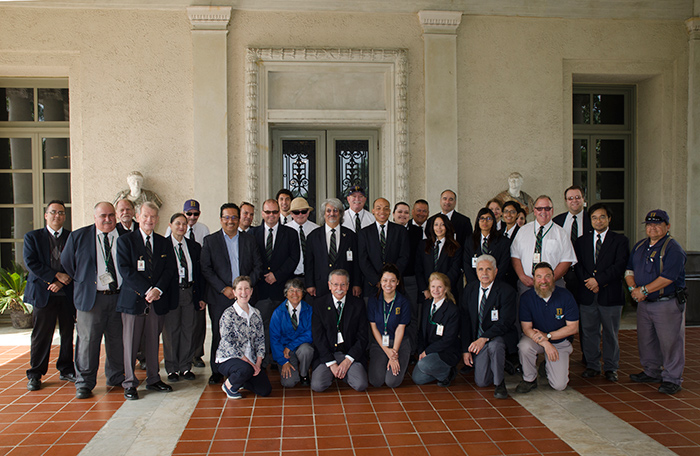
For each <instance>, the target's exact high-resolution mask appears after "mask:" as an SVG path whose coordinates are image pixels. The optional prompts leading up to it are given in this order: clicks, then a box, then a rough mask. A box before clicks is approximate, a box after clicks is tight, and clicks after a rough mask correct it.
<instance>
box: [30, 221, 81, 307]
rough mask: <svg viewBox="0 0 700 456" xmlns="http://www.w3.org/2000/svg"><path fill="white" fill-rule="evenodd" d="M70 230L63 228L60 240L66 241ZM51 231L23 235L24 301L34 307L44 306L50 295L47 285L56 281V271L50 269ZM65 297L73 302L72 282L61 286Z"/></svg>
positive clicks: (44, 230) (43, 229)
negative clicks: (25, 275) (25, 273)
mask: <svg viewBox="0 0 700 456" xmlns="http://www.w3.org/2000/svg"><path fill="white" fill-rule="evenodd" d="M69 234H70V231H68V230H66V229H64V230H63V232H62V233H61V236H60V238H59V239H60V241H61V242H63V243H64V245H65V243H66V241H67V239H68V235H69ZM49 236H51V233H49V230H47V229H46V228H41V229H39V230H34V231H30V232H29V233H27V234H25V235H24V250H23V256H24V265H25V266H26V267H27V270H28V271H29V275H28V276H27V286H26V288H25V289H24V302H26V303H27V304H31V305H33V306H34V307H38V308H42V307H46V305H47V304H48V303H49V298H50V297H51V294H52V293H51V292H50V291H49V290H48V286H49V285H51V284H52V283H53V282H55V281H56V273H57V272H64V270H63V269H61V270H60V271H56V270H54V269H51V240H50V239H49ZM63 290H64V291H65V293H66V297H67V298H68V299H69V300H70V302H71V303H72V302H73V282H71V283H70V284H68V285H67V286H64V287H63Z"/></svg>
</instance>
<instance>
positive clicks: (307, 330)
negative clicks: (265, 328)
mask: <svg viewBox="0 0 700 456" xmlns="http://www.w3.org/2000/svg"><path fill="white" fill-rule="evenodd" d="M311 314H312V310H311V306H310V305H309V304H307V303H306V301H301V302H300V303H299V312H298V313H297V318H298V320H299V325H298V326H297V329H296V330H295V329H294V326H293V325H292V317H290V316H289V312H288V311H287V300H286V299H285V301H284V302H283V303H282V304H280V305H279V306H277V308H276V309H275V311H274V312H273V313H272V318H271V319H270V346H271V348H272V357H273V358H274V360H275V362H276V363H277V364H279V365H280V366H284V364H285V363H286V362H287V361H288V359H287V358H285V357H284V349H285V348H288V349H290V350H291V351H294V350H296V349H297V348H299V346H300V345H301V344H304V343H308V344H311V343H313V338H312V335H311Z"/></svg>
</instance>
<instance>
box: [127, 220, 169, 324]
mask: <svg viewBox="0 0 700 456" xmlns="http://www.w3.org/2000/svg"><path fill="white" fill-rule="evenodd" d="M151 237H152V239H151V240H152V241H153V266H152V268H151V271H148V268H147V269H146V270H145V271H139V270H138V261H139V260H143V261H145V260H146V246H145V244H144V242H143V238H142V237H141V231H140V230H138V231H133V232H131V233H129V234H126V235H124V236H119V239H117V267H118V268H119V273H120V274H121V275H122V279H123V282H122V291H121V293H119V300H118V301H117V312H122V313H127V314H131V315H140V314H142V313H143V311H144V309H145V308H146V299H145V297H146V292H147V291H148V289H149V288H151V287H156V288H159V289H160V290H161V291H162V292H163V293H162V295H161V297H160V299H159V300H157V301H154V302H153V303H151V306H152V307H153V309H152V311H153V310H155V312H156V313H157V314H158V315H165V314H167V313H168V312H169V311H170V310H172V309H176V308H177V305H178V295H177V294H175V295H173V293H171V290H172V285H173V281H174V280H177V265H176V263H175V251H174V250H173V246H172V243H170V241H167V240H166V239H165V238H164V237H163V236H161V235H160V234H157V233H155V232H154V233H153V234H152V235H151Z"/></svg>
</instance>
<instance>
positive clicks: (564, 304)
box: [520, 287, 578, 344]
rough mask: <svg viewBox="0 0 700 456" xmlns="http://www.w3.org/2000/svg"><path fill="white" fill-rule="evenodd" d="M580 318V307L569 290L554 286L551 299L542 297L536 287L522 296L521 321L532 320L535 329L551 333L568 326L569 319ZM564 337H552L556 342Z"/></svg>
mask: <svg viewBox="0 0 700 456" xmlns="http://www.w3.org/2000/svg"><path fill="white" fill-rule="evenodd" d="M577 320H578V307H577V306H576V301H575V300H574V295H572V294H571V293H570V292H569V290H567V289H566V288H561V287H554V292H553V293H552V296H550V298H549V301H545V300H544V299H542V298H540V297H539V296H538V295H537V293H535V290H534V289H532V288H531V289H529V290H527V291H526V292H525V293H523V295H522V296H521V297H520V321H529V322H532V326H533V328H535V329H539V330H540V331H542V332H544V333H549V332H552V331H556V330H557V329H561V328H563V327H564V326H566V322H567V321H577ZM562 340H564V339H557V340H554V339H552V340H551V341H550V342H552V343H553V344H556V343H557V342H561V341H562Z"/></svg>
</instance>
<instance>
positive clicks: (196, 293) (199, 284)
mask: <svg viewBox="0 0 700 456" xmlns="http://www.w3.org/2000/svg"><path fill="white" fill-rule="evenodd" d="M165 239H167V241H168V242H169V244H168V245H173V241H172V239H171V236H168V237H167V238H165ZM183 240H184V241H186V244H187V250H188V251H189V252H190V259H191V260H192V280H193V281H194V285H193V286H192V303H193V304H194V308H195V309H197V310H199V301H204V291H205V290H206V285H207V283H206V280H205V279H204V276H203V275H202V268H201V267H200V259H201V255H202V246H201V245H199V243H198V242H197V241H193V240H191V239H187V238H183ZM173 251H175V249H173ZM175 265H176V266H177V267H179V266H180V262H179V260H178V257H177V253H176V254H175ZM171 293H172V294H171V296H175V297H177V301H178V302H177V303H175V308H177V305H178V304H179V293H180V277H179V275H176V280H174V281H173V286H172V291H171ZM205 302H206V301H205Z"/></svg>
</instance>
